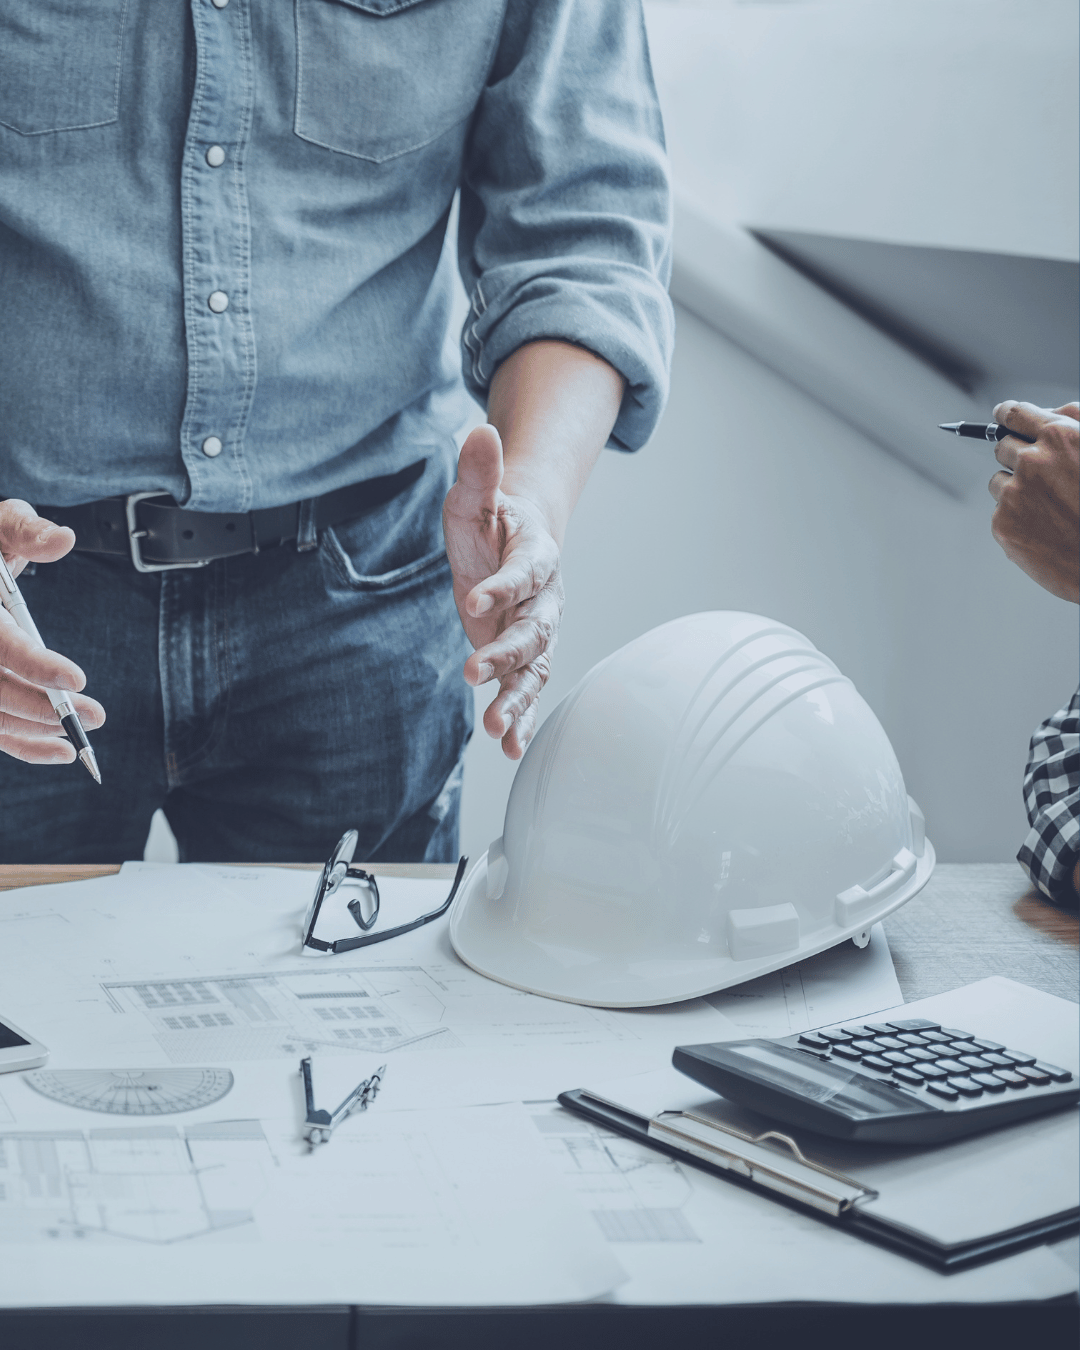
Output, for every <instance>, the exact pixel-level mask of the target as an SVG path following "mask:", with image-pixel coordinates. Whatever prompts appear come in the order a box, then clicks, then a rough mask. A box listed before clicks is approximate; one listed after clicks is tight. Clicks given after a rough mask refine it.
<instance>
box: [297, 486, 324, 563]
mask: <svg viewBox="0 0 1080 1350" xmlns="http://www.w3.org/2000/svg"><path fill="white" fill-rule="evenodd" d="M317 505H318V498H317V497H305V499H304V500H303V501H302V502H301V503H300V505H299V507H298V511H299V517H298V519H297V524H296V551H297V553H310V552H311V550H312V549H313V548H318V546H319V530H318V526H317V524H316V521H315V508H316V506H317Z"/></svg>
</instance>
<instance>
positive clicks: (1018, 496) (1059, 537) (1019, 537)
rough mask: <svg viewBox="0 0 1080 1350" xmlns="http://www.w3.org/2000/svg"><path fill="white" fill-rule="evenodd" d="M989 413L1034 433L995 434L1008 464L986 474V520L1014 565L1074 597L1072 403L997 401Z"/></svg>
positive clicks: (1079, 527) (1079, 449)
mask: <svg viewBox="0 0 1080 1350" xmlns="http://www.w3.org/2000/svg"><path fill="white" fill-rule="evenodd" d="M994 420H995V421H996V422H998V423H999V425H1004V426H1007V427H1008V428H1009V429H1010V430H1011V431H1018V432H1020V434H1021V435H1023V436H1029V437H1032V438H1034V444H1032V445H1028V444H1027V443H1026V442H1025V441H1021V440H1018V439H1017V438H1016V437H1015V436H1006V437H1005V438H1004V440H1001V441H998V444H997V458H998V461H999V463H1001V464H1003V465H1004V466H1005V469H1007V470H1009V472H1007V473H1006V472H999V473H996V474H994V476H993V478H991V480H990V495H991V496H992V497H993V498H994V500H995V501H996V502H997V506H996V507H995V509H994V516H993V520H992V521H991V524H990V528H991V530H992V531H993V534H994V538H995V539H996V540H997V541H998V543H999V544H1000V545H1001V547H1002V548H1003V549H1004V550H1005V554H1006V557H1008V558H1010V559H1011V560H1012V561H1013V562H1014V563H1016V565H1017V566H1018V567H1021V568H1023V570H1024V571H1025V572H1026V573H1027V574H1028V576H1029V577H1031V578H1032V580H1033V581H1037V582H1038V583H1039V585H1040V586H1042V587H1044V588H1045V589H1046V590H1048V591H1050V592H1051V593H1052V594H1053V595H1059V596H1060V597H1061V598H1062V599H1063V600H1071V601H1073V603H1074V604H1075V603H1076V602H1077V601H1080V404H1076V403H1067V404H1066V405H1065V406H1064V407H1063V408H1055V409H1054V410H1053V411H1050V410H1049V409H1046V408H1037V407H1036V406H1035V405H1034V404H1033V403H1014V402H1012V401H1010V402H1007V403H999V404H998V406H997V407H996V408H995V409H994Z"/></svg>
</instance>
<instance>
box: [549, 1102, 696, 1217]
mask: <svg viewBox="0 0 1080 1350" xmlns="http://www.w3.org/2000/svg"><path fill="white" fill-rule="evenodd" d="M529 1110H530V1114H531V1116H532V1121H533V1124H534V1125H535V1126H536V1128H537V1129H538V1130H539V1131H540V1133H541V1134H542V1135H543V1137H544V1142H545V1144H546V1145H547V1149H548V1153H549V1155H550V1156H551V1158H552V1160H553V1162H554V1164H555V1167H556V1170H557V1171H558V1172H559V1173H561V1175H562V1176H563V1177H564V1178H565V1179H566V1180H567V1181H568V1182H569V1183H570V1186H571V1189H572V1190H573V1191H574V1194H575V1195H576V1196H577V1198H578V1200H579V1202H580V1203H581V1204H582V1205H583V1206H584V1207H585V1208H586V1209H588V1210H589V1211H590V1213H591V1214H592V1216H593V1218H594V1219H595V1220H596V1222H597V1224H598V1225H599V1227H600V1231H601V1232H602V1233H603V1235H604V1237H605V1238H606V1239H607V1240H608V1242H614V1243H626V1242H633V1243H642V1242H663V1243H668V1242H694V1243H696V1242H700V1241H701V1239H700V1238H699V1236H698V1234H697V1232H696V1231H695V1229H694V1226H693V1224H692V1223H691V1221H690V1219H689V1217H688V1215H687V1212H686V1211H687V1208H688V1205H689V1202H690V1200H691V1197H692V1195H693V1188H692V1186H691V1183H690V1179H689V1178H688V1176H687V1174H686V1171H685V1170H684V1168H683V1167H681V1166H680V1164H679V1163H678V1162H676V1161H675V1159H674V1158H668V1157H665V1156H664V1154H662V1153H658V1152H656V1151H655V1150H653V1149H649V1148H646V1147H645V1146H644V1145H643V1144H638V1143H635V1142H634V1140H632V1139H626V1138H624V1137H623V1136H622V1135H619V1134H616V1133H615V1131H614V1130H605V1129H604V1128H603V1127H602V1126H599V1125H594V1124H593V1123H592V1122H591V1121H588V1120H583V1119H582V1118H581V1117H580V1116H575V1115H572V1114H571V1113H570V1112H569V1111H564V1110H563V1109H562V1108H561V1107H560V1106H558V1105H556V1103H554V1102H543V1103H534V1104H532V1105H531V1106H530V1108H529Z"/></svg>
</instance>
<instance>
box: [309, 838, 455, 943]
mask: <svg viewBox="0 0 1080 1350" xmlns="http://www.w3.org/2000/svg"><path fill="white" fill-rule="evenodd" d="M358 839H359V835H358V834H357V832H356V830H347V831H346V832H345V833H344V834H343V835H342V836H341V838H340V840H339V841H338V846H337V848H335V849H334V851H333V853H331V854H330V857H329V858H328V859H327V860H326V866H325V867H324V868H323V870H322V875H321V876H320V877H319V884H318V885H317V886H316V887H315V894H314V896H313V897H312V900H311V904H310V906H309V907H308V912H307V917H306V918H305V919H304V929H303V933H304V936H303V939H302V940H301V944H300V945H301V947H302V948H303V947H314V948H315V950H316V951H319V952H351V951H355V950H356V948H357V947H370V946H371V945H372V943H375V942H386V941H388V940H389V939H390V938H393V937H399V936H400V935H401V934H402V933H411V932H412V931H413V929H414V928H422V927H423V926H424V924H426V923H431V921H432V919H437V918H439V917H440V916H441V915H443V914H445V913H446V911H447V910H448V909H449V908H450V906H451V905H452V904H453V903H454V896H455V895H457V893H458V887H459V886H460V885H461V879H462V877H464V875H465V867H466V864H467V863H468V861H469V860H468V858H459V859H458V865H457V872H456V873H455V874H454V884H453V886H451V888H450V894H449V895H448V896H447V897H446V899H445V900H444V901H443V902H442V904H441V905H440V906H439V908H438V909H433V910H432V911H431V913H430V914H421V916H420V917H419V918H418V919H413V920H412V922H411V923H403V924H399V925H398V927H397V928H388V929H386V931H385V932H383V933H372V932H371V931H370V930H371V929H372V928H374V927H375V923H376V920H377V919H378V917H379V884H378V882H377V881H376V880H375V878H374V877H373V876H372V875H371V873H370V872H365V871H364V869H363V868H362V867H354V866H353V865H352V860H353V854H354V853H355V852H356V844H357V840H358ZM349 882H353V883H356V884H358V885H359V886H361V887H362V888H363V889H362V891H361V893H360V894H359V895H358V896H357V897H356V898H355V899H353V900H350V901H349V903H348V906H347V908H348V911H349V913H350V914H351V915H352V917H353V920H354V922H355V923H356V925H357V927H358V928H360V929H362V930H363V936H362V937H347V938H338V940H337V941H336V942H324V941H323V940H322V938H317V937H315V936H314V932H315V925H316V924H317V923H318V921H319V912H320V910H321V909H322V905H323V901H324V900H325V899H326V897H327V896H328V895H333V894H334V892H335V891H336V890H337V889H338V887H339V886H344V885H346V884H347V883H349Z"/></svg>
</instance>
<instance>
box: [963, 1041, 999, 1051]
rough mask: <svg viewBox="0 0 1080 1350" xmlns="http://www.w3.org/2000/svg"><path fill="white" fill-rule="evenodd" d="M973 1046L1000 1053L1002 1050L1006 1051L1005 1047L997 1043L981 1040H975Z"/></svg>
mask: <svg viewBox="0 0 1080 1350" xmlns="http://www.w3.org/2000/svg"><path fill="white" fill-rule="evenodd" d="M971 1044H972V1045H975V1046H978V1048H979V1049H980V1050H998V1051H1000V1050H1004V1049H1005V1047H1004V1046H1003V1045H998V1043H997V1041H980V1040H973V1041H972V1042H971Z"/></svg>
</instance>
